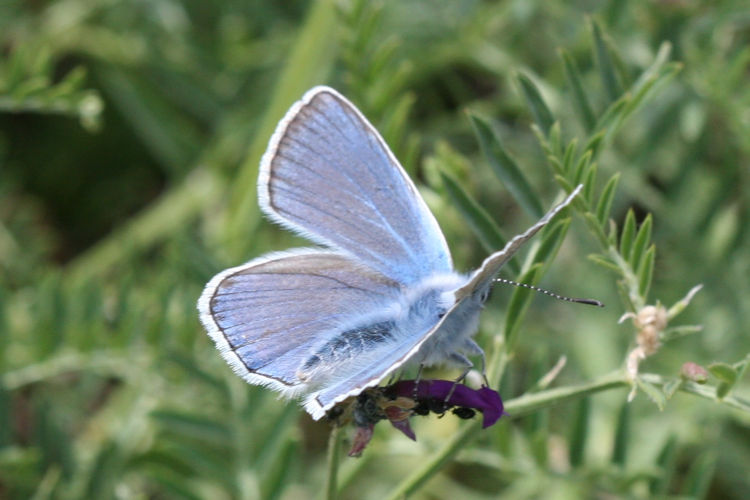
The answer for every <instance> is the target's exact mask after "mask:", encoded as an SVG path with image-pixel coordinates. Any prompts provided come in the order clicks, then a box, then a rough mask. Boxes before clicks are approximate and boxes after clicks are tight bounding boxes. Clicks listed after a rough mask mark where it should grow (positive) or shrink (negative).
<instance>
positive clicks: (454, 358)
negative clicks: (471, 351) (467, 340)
mask: <svg viewBox="0 0 750 500" xmlns="http://www.w3.org/2000/svg"><path fill="white" fill-rule="evenodd" d="M472 342H473V341H472ZM474 345H476V344H474ZM477 348H478V349H479V346H477ZM479 350H480V351H481V349H479ZM449 360H450V362H451V363H454V364H456V365H459V366H463V367H464V371H463V372H462V373H461V375H459V377H458V378H457V379H456V380H455V381H454V382H453V387H451V390H450V391H448V395H447V396H446V397H445V401H444V403H445V405H446V406H447V405H448V401H450V399H451V397H452V396H453V392H454V391H455V390H456V386H457V385H458V384H460V383H461V382H462V381H463V380H464V379H465V378H466V375H468V374H469V372H470V371H471V369H472V368H474V363H472V362H471V360H470V359H469V358H467V357H466V356H464V355H463V354H461V353H459V352H454V353H451V355H450V356H449Z"/></svg>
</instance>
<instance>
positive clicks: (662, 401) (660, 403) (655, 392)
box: [636, 377, 667, 411]
mask: <svg viewBox="0 0 750 500" xmlns="http://www.w3.org/2000/svg"><path fill="white" fill-rule="evenodd" d="M636 383H637V384H638V388H639V389H640V390H642V391H643V392H644V393H645V394H646V396H648V398H649V399H650V400H651V401H653V402H654V404H655V405H656V406H657V408H659V411H664V407H665V406H666V405H667V400H666V398H665V397H664V392H663V391H662V390H661V389H659V388H658V387H656V386H655V385H653V384H651V383H650V382H646V381H645V380H643V379H641V378H640V377H639V378H636Z"/></svg>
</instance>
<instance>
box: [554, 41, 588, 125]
mask: <svg viewBox="0 0 750 500" xmlns="http://www.w3.org/2000/svg"><path fill="white" fill-rule="evenodd" d="M560 56H561V57H562V60H563V65H564V67H565V77H566V78H567V80H568V84H569V85H570V87H571V89H573V104H575V108H576V112H577V113H578V117H579V118H580V119H581V122H582V123H583V128H584V129H585V130H586V132H591V130H593V128H594V125H595V124H596V118H595V116H594V111H593V110H592V108H591V104H589V100H588V98H587V97H586V92H585V91H584V89H583V83H581V76H580V74H579V72H578V68H577V67H576V64H575V62H574V61H573V58H572V57H571V56H570V54H569V53H568V52H567V51H566V50H560Z"/></svg>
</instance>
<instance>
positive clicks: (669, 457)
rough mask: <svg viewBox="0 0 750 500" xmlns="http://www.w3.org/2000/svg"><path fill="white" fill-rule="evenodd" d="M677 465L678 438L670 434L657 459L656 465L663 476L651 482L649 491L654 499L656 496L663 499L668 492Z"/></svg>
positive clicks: (660, 475) (658, 476)
mask: <svg viewBox="0 0 750 500" xmlns="http://www.w3.org/2000/svg"><path fill="white" fill-rule="evenodd" d="M676 464H677V436H676V435H675V434H670V436H669V439H667V442H666V443H664V446H663V447H662V449H661V451H660V452H659V455H658V457H657V458H656V465H657V466H658V467H659V468H660V469H661V474H659V475H657V476H656V477H655V478H654V479H652V480H651V481H650V484H649V491H650V493H651V496H652V498H654V497H655V496H659V497H661V495H664V494H665V493H666V492H667V489H668V488H669V484H670V482H671V479H672V476H673V475H674V472H675V465H676Z"/></svg>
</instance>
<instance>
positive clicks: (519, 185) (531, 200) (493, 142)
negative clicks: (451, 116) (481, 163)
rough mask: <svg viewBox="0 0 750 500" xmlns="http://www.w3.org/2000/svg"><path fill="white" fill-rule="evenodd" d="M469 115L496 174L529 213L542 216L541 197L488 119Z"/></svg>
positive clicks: (533, 215) (537, 216)
mask: <svg viewBox="0 0 750 500" xmlns="http://www.w3.org/2000/svg"><path fill="white" fill-rule="evenodd" d="M469 117H470V118H471V124H472V125H473V126H474V131H475V133H476V134H477V137H478V139H479V145H480V146H481V148H482V151H483V152H484V155H485V158H487V162H488V163H489V164H490V167H492V171H493V172H495V175H497V177H498V178H499V179H500V180H501V181H502V183H503V184H504V185H505V187H506V188H507V189H508V191H510V193H511V194H512V195H513V196H514V197H515V199H516V200H518V203H519V204H520V205H521V206H522V207H523V209H524V210H526V212H527V213H528V214H529V215H531V216H532V217H534V218H540V217H541V216H542V215H543V214H544V209H543V208H542V204H541V202H540V201H539V197H538V196H537V195H536V193H534V190H533V189H531V185H530V184H529V182H528V181H527V180H526V177H524V175H523V174H522V173H521V169H520V168H518V165H517V164H516V162H515V161H513V159H512V158H511V157H510V156H509V155H508V153H506V152H505V149H504V148H503V145H502V144H501V142H500V138H499V137H498V136H497V134H495V132H494V131H493V130H492V127H490V124H489V123H487V121H486V120H484V119H482V118H480V117H478V116H476V115H473V114H471V115H469Z"/></svg>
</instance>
